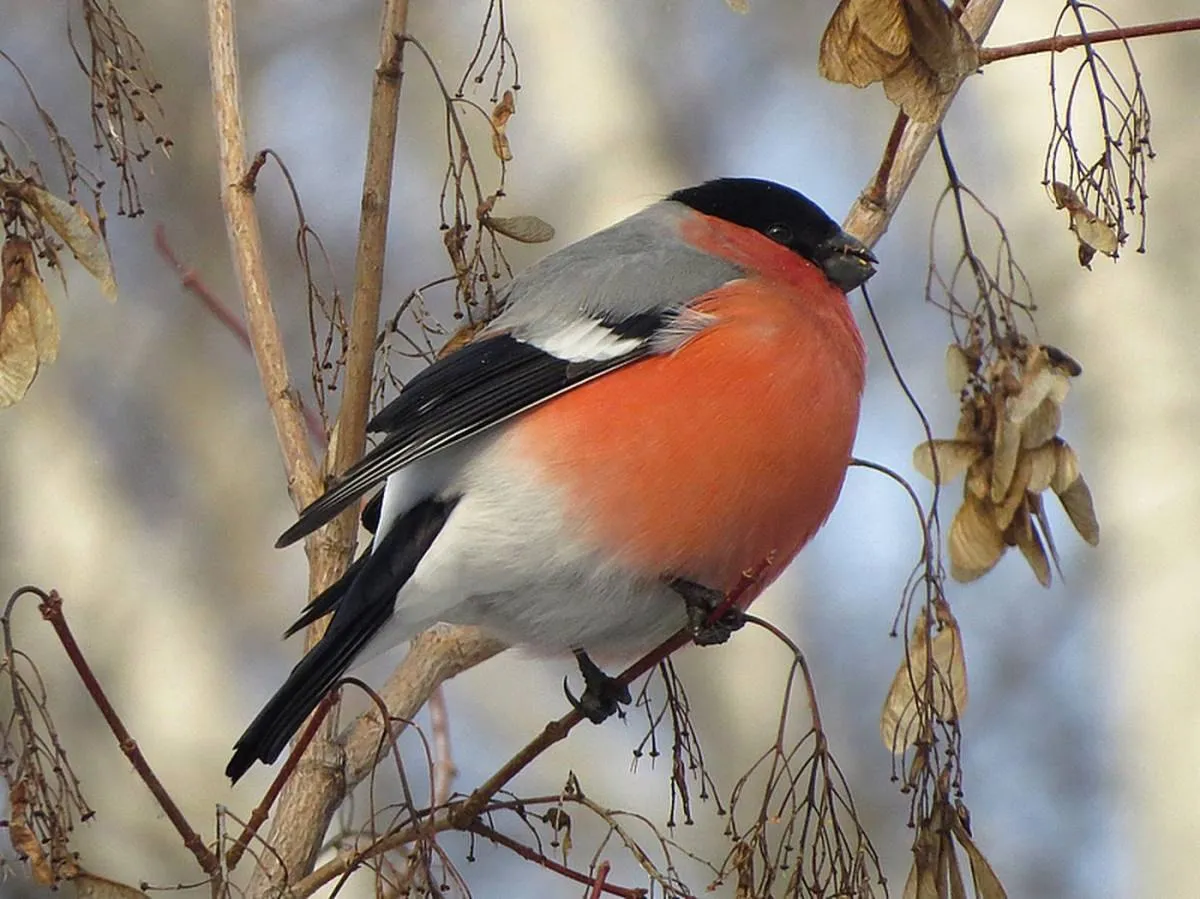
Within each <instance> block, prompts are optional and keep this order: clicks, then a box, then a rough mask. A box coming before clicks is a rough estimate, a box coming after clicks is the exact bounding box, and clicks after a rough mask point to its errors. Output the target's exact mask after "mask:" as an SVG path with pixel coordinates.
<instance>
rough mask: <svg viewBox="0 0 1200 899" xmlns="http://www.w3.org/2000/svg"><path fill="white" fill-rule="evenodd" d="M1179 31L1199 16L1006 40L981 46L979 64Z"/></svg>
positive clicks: (1199, 21) (1196, 24)
mask: <svg viewBox="0 0 1200 899" xmlns="http://www.w3.org/2000/svg"><path fill="white" fill-rule="evenodd" d="M1181 31H1200V18H1195V19H1175V20H1174V21H1170V22H1153V23H1151V24H1148V25H1131V26H1130V27H1128V28H1109V29H1106V30H1104V31H1092V32H1090V33H1088V34H1066V35H1055V36H1054V37H1046V38H1042V39H1041V40H1037V41H1025V42H1024V43H1020V44H1007V45H1006V46H1003V47H984V48H983V49H981V50H980V51H979V64H980V65H986V64H987V63H990V62H998V61H1000V60H1002V59H1012V58H1013V57H1015V56H1030V55H1032V54H1034V53H1061V52H1062V51H1063V50H1072V49H1074V48H1075V47H1082V46H1083V45H1085V44H1086V45H1088V46H1093V45H1095V44H1104V43H1108V42H1110V41H1126V40H1130V39H1132V38H1138V37H1153V36H1155V35H1158V34H1176V33H1178V32H1181Z"/></svg>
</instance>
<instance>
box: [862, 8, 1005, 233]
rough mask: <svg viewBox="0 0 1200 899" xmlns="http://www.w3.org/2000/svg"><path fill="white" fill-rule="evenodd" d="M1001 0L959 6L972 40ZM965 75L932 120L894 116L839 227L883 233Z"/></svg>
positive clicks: (987, 25)
mask: <svg viewBox="0 0 1200 899" xmlns="http://www.w3.org/2000/svg"><path fill="white" fill-rule="evenodd" d="M1001 3H1003V0H971V2H970V3H968V5H967V7H966V9H964V10H963V13H962V16H961V18H960V19H959V21H961V22H962V24H963V26H964V27H965V28H966V29H967V32H968V33H969V34H970V35H971V37H972V38H973V39H974V40H975V42H976V43H979V42H981V41H982V40H983V38H984V36H985V35H986V34H987V32H988V29H989V28H991V27H992V21H993V20H994V19H995V18H996V13H998V12H999V11H1000V5H1001ZM966 77H967V76H964V77H963V78H960V79H959V83H958V84H957V85H955V86H954V88H953V89H952V90H950V91H947V92H946V93H945V94H944V95H942V96H941V97H940V99H939V100H938V110H937V114H936V116H934V117H933V120H932V121H930V122H914V121H913V120H911V119H909V118H908V117H907V116H906V115H904V113H900V115H899V116H897V118H896V125H895V127H894V128H893V132H892V139H891V140H889V142H888V146H887V149H886V150H885V152H884V157H883V160H882V161H881V162H880V164H879V168H878V170H877V171H876V173H875V175H874V177H872V179H871V182H870V184H868V185H867V187H866V188H865V189H864V190H863V192H862V193H861V194H860V195H859V197H858V199H857V200H856V201H855V202H854V205H853V206H851V207H850V212H849V213H848V214H847V215H846V219H845V221H844V222H843V227H844V228H845V229H846V230H847V231H849V232H850V233H851V234H853V235H854V236H855V237H857V238H859V239H860V240H862V241H864V242H865V243H866V244H868V245H872V246H873V245H874V244H875V243H876V242H878V240H879V238H881V237H882V236H883V233H884V232H885V231H886V230H887V226H888V223H889V222H890V221H891V220H892V216H893V215H894V214H895V212H896V209H897V207H898V206H899V205H900V200H901V199H903V197H904V194H905V192H906V191H907V190H908V186H909V185H910V184H911V183H912V179H913V178H914V177H915V176H916V174H917V169H919V168H920V167H921V162H922V160H924V158H925V154H927V153H928V152H929V147H930V145H931V144H932V143H933V138H934V136H935V135H936V134H937V132H938V128H939V127H940V126H941V121H942V118H943V117H944V116H945V114H946V110H947V109H949V108H950V104H951V103H952V102H953V101H954V97H955V95H956V94H957V93H958V88H959V87H960V86H961V85H962V82H963V81H965V80H966Z"/></svg>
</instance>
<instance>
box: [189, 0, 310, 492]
mask: <svg viewBox="0 0 1200 899" xmlns="http://www.w3.org/2000/svg"><path fill="white" fill-rule="evenodd" d="M208 32H209V33H208V37H209V72H210V77H211V80H212V95H213V115H214V118H215V120H216V126H217V149H218V155H219V165H220V179H221V203H222V206H223V207H224V210H225V223H226V228H227V230H228V232H229V246H230V251H231V253H232V255H233V259H234V264H235V268H236V270H237V276H238V282H239V284H240V287H241V291H242V300H243V302H244V303H245V305H246V324H247V327H248V329H249V333H250V340H251V343H252V344H253V346H254V359H255V361H256V362H257V363H258V372H259V377H260V378H261V379H262V383H263V390H264V392H265V393H266V397H267V405H268V406H269V407H270V409H271V416H272V419H273V421H274V424H275V435H276V438H277V439H278V441H279V448H280V450H281V451H282V453H283V465H284V471H285V472H286V474H287V482H288V490H289V492H290V493H291V495H292V498H293V501H294V502H295V503H296V505H297V506H298V507H299V506H304V505H307V504H308V503H309V502H311V501H312V500H314V499H316V497H317V495H318V493H319V492H320V487H321V483H320V479H319V477H318V475H317V465H316V461H315V460H314V459H313V455H312V451H311V450H310V449H309V446H308V438H307V436H306V429H305V424H304V416H303V414H302V413H301V411H300V404H299V401H298V398H297V396H296V393H295V391H293V390H292V388H291V387H290V385H289V380H288V370H287V360H286V359H285V358H284V355H283V341H282V338H281V337H280V333H279V323H278V321H277V320H276V318H275V311H274V309H273V308H272V306H271V294H270V287H269V285H268V282H267V269H266V264H265V261H264V259H263V248H262V232H261V231H260V229H259V224H258V213H257V210H256V208H255V205H254V194H253V191H252V189H251V188H250V187H248V186H247V185H246V183H245V182H244V178H245V174H246V130H245V126H244V124H243V122H242V114H241V98H240V96H239V93H238V68H237V46H236V43H235V33H234V23H233V0H209V2H208Z"/></svg>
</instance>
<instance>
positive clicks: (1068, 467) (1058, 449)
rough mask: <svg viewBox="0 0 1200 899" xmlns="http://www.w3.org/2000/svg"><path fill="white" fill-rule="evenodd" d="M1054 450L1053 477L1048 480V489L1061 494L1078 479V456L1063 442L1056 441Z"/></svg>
mask: <svg viewBox="0 0 1200 899" xmlns="http://www.w3.org/2000/svg"><path fill="white" fill-rule="evenodd" d="M1054 449H1055V462H1054V476H1053V477H1052V478H1051V480H1050V489H1051V490H1053V491H1054V492H1055V493H1062V492H1064V491H1065V490H1066V489H1067V488H1068V487H1070V486H1071V485H1072V484H1074V483H1075V481H1076V479H1077V478H1078V477H1079V456H1077V455H1075V450H1073V449H1071V446H1070V444H1068V443H1067V442H1066V441H1065V440H1060V441H1058V442H1057V443H1056V444H1055V445H1054Z"/></svg>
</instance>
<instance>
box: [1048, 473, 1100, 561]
mask: <svg viewBox="0 0 1200 899" xmlns="http://www.w3.org/2000/svg"><path fill="white" fill-rule="evenodd" d="M1055 492H1056V493H1058V501H1059V502H1060V503H1062V507H1063V510H1064V511H1065V512H1066V513H1067V517H1068V518H1070V519H1071V524H1073V525H1075V530H1076V531H1078V532H1079V536H1080V537H1082V538H1083V539H1084V540H1086V541H1087V542H1088V543H1090V544H1091V545H1092V546H1096V545H1097V544H1098V543H1099V542H1100V522H1099V521H1098V520H1097V519H1096V507H1095V506H1094V505H1093V504H1092V491H1091V490H1089V489H1088V485H1087V482H1086V481H1084V479H1083V476H1082V475H1080V476H1079V477H1077V478H1076V479H1075V481H1074V482H1073V483H1072V484H1071V485H1070V486H1069V487H1067V489H1066V490H1062V491H1055Z"/></svg>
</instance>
